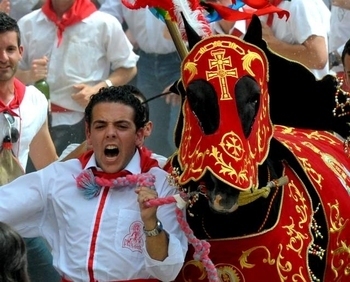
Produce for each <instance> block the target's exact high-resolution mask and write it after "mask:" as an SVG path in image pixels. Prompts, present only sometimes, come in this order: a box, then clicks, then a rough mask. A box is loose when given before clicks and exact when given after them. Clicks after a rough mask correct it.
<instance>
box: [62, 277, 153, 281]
mask: <svg viewBox="0 0 350 282" xmlns="http://www.w3.org/2000/svg"><path fill="white" fill-rule="evenodd" d="M61 282H73V281H71V280H67V279H65V278H63V277H62V278H61ZM111 282H159V280H158V279H154V278H149V279H146V278H144V279H132V280H118V281H111Z"/></svg>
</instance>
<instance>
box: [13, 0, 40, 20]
mask: <svg viewBox="0 0 350 282" xmlns="http://www.w3.org/2000/svg"><path fill="white" fill-rule="evenodd" d="M38 3H39V0H11V1H10V5H11V9H10V17H11V18H14V19H15V20H17V21H18V20H19V19H20V18H22V17H23V16H25V15H27V14H29V13H30V12H32V11H33V8H34V7H35V5H37V4H38Z"/></svg>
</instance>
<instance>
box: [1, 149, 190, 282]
mask: <svg viewBox="0 0 350 282" xmlns="http://www.w3.org/2000/svg"><path fill="white" fill-rule="evenodd" d="M89 167H96V162H95V158H94V155H93V156H92V157H91V159H90V160H89V162H88V163H87V165H86V167H85V168H89ZM125 169H126V170H128V171H130V172H132V173H133V174H138V173H140V172H141V168H140V155H139V153H138V151H137V152H136V153H135V155H134V157H133V158H132V160H131V161H130V163H129V164H128V165H127V167H126V168H125ZM81 172H82V168H81V163H80V162H79V160H77V159H72V160H69V161H66V162H54V163H52V164H51V165H49V166H47V167H46V168H44V169H42V170H40V171H37V172H34V173H30V174H27V175H24V176H22V177H19V178H17V179H16V180H14V181H13V182H11V183H10V184H7V185H5V186H3V187H1V189H0V221H4V222H7V223H8V224H10V225H11V226H12V227H14V228H15V229H16V230H17V231H18V232H19V233H20V234H21V235H23V236H25V237H31V236H43V237H44V238H46V239H47V241H48V243H49V244H50V246H51V248H52V254H53V265H54V266H55V267H56V268H57V270H58V271H59V272H60V274H61V275H63V276H64V277H65V278H66V279H68V280H72V281H74V282H86V281H90V278H89V273H88V266H89V265H91V264H89V263H91V262H92V265H93V275H94V281H99V282H104V281H115V280H129V279H135V278H151V277H154V278H157V279H159V280H161V281H171V280H174V279H175V277H176V276H177V274H178V272H179V271H180V269H181V267H182V264H183V262H184V257H185V254H186V252H187V239H186V237H185V234H184V233H183V232H182V230H181V229H180V227H179V224H178V222H177V219H176V213H175V204H171V205H164V206H161V207H159V208H158V211H157V215H158V218H159V220H160V221H161V222H162V223H163V227H164V229H165V230H166V231H167V232H168V233H169V234H170V235H169V248H168V257H167V258H166V259H165V260H164V261H156V260H153V259H151V258H150V257H149V256H148V254H147V251H146V249H145V235H144V234H143V230H142V226H143V224H142V220H141V217H140V210H139V204H138V202H137V194H136V193H134V191H133V190H134V188H135V187H121V188H116V189H110V190H108V189H107V188H104V187H103V188H102V190H101V193H100V194H99V196H97V197H95V198H93V199H90V200H87V199H85V198H84V197H83V194H82V191H81V190H79V189H78V188H77V185H76V180H75V178H76V177H77V176H78V175H79V174H80V173H81ZM149 172H150V173H152V174H153V175H155V177H156V183H155V187H156V190H157V193H158V195H159V197H165V196H168V195H171V194H174V193H175V192H176V188H174V187H171V186H169V183H168V180H167V173H166V172H165V171H163V170H162V169H160V168H152V169H151V170H150V171H149ZM99 216H100V217H99ZM94 229H96V231H97V232H98V233H96V232H94ZM93 234H94V235H95V236H97V237H94V236H93ZM95 238H97V239H96V244H95V245H93V246H91V245H90V244H91V242H92V241H93V240H94V239H95ZM89 258H90V259H89Z"/></svg>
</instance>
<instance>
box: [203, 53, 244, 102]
mask: <svg viewBox="0 0 350 282" xmlns="http://www.w3.org/2000/svg"><path fill="white" fill-rule="evenodd" d="M211 55H212V56H214V59H209V69H212V68H217V70H216V71H206V75H207V80H211V79H214V78H219V81H220V90H221V97H220V100H232V97H231V95H230V93H229V89H228V86H227V76H232V77H235V78H237V77H238V74H237V68H234V69H232V63H231V57H226V58H225V50H224V49H219V50H215V51H212V52H211ZM225 66H228V67H230V68H229V69H225Z"/></svg>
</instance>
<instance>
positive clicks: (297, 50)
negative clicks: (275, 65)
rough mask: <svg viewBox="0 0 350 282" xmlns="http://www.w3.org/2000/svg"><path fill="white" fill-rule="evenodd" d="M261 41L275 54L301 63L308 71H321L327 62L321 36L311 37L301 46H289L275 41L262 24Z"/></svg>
mask: <svg viewBox="0 0 350 282" xmlns="http://www.w3.org/2000/svg"><path fill="white" fill-rule="evenodd" d="M262 26H263V30H262V31H263V39H264V40H265V41H266V42H267V44H268V46H269V47H270V49H271V50H273V51H274V52H276V53H277V54H279V55H281V56H283V57H286V58H288V59H290V60H294V61H297V62H300V63H302V64H303V65H305V66H306V67H308V68H310V69H323V68H324V67H325V66H326V64H327V61H328V54H327V46H326V41H325V39H324V38H323V37H322V36H316V35H311V36H310V37H309V38H307V39H306V40H305V41H304V42H303V43H302V44H289V43H286V42H283V41H281V40H279V39H277V38H276V37H275V36H274V35H273V32H272V30H271V28H270V27H268V26H267V24H265V23H262Z"/></svg>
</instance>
